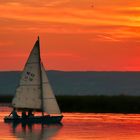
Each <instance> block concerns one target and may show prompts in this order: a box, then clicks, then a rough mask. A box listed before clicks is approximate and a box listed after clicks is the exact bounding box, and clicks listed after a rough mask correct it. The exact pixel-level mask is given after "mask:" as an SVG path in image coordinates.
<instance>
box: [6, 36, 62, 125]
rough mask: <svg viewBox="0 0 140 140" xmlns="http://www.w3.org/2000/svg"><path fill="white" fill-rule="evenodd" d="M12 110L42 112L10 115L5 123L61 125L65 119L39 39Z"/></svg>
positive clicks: (18, 88)
mask: <svg viewBox="0 0 140 140" xmlns="http://www.w3.org/2000/svg"><path fill="white" fill-rule="evenodd" d="M12 108H13V110H14V111H15V110H16V111H20V112H22V113H25V112H28V113H29V112H34V113H35V112H41V113H40V114H41V115H37V116H35V115H30V116H27V115H26V116H25V115H24V116H18V117H14V116H13V115H9V116H6V117H4V121H5V122H17V123H20V122H21V123H42V124H45V123H46V124H48V123H60V122H61V120H62V118H63V115H62V113H61V111H60V108H59V106H58V103H57V101H56V98H55V95H54V93H53V90H52V87H51V85H50V83H49V80H48V77H47V74H46V71H45V68H44V66H43V63H42V61H41V57H40V40H39V37H38V39H37V41H36V42H35V45H34V47H33V49H32V51H31V52H30V55H29V57H28V59H27V62H26V64H25V66H24V69H23V72H22V74H21V78H20V81H19V85H18V87H17V89H16V94H15V96H14V98H13V100H12ZM37 114H39V113H37Z"/></svg>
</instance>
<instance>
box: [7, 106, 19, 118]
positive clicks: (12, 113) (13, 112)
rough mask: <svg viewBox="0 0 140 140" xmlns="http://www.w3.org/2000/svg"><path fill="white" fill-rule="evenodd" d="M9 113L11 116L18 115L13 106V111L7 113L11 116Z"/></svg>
mask: <svg viewBox="0 0 140 140" xmlns="http://www.w3.org/2000/svg"><path fill="white" fill-rule="evenodd" d="M11 115H12V117H13V118H18V117H19V115H18V114H17V112H16V109H15V108H13V111H12V112H11V113H10V114H9V116H11Z"/></svg>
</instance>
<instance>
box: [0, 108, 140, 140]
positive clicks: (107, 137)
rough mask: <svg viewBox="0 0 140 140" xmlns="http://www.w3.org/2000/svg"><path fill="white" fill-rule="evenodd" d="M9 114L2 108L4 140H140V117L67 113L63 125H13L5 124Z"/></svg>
mask: <svg viewBox="0 0 140 140" xmlns="http://www.w3.org/2000/svg"><path fill="white" fill-rule="evenodd" d="M9 112H10V108H8V107H4V106H3V107H0V128H1V129H0V140H139V139H140V114H100V113H99V114H94V113H88V114H87V113H64V114H63V115H64V116H65V117H64V119H63V122H62V123H63V125H44V126H41V125H32V126H22V125H20V124H19V125H17V126H12V124H6V123H4V122H3V117H4V116H5V115H8V114H9Z"/></svg>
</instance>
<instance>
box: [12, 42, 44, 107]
mask: <svg viewBox="0 0 140 140" xmlns="http://www.w3.org/2000/svg"><path fill="white" fill-rule="evenodd" d="M39 53H40V51H39V40H37V41H36V43H35V45H34V47H33V49H32V51H31V53H30V55H29V58H28V60H27V62H26V65H25V67H24V70H23V73H22V75H21V79H20V84H19V87H18V88H17V90H16V95H15V97H14V98H13V101H12V105H13V107H15V108H29V109H41V98H40V96H41V88H40V83H41V82H40V54H39Z"/></svg>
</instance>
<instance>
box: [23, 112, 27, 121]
mask: <svg viewBox="0 0 140 140" xmlns="http://www.w3.org/2000/svg"><path fill="white" fill-rule="evenodd" d="M22 118H23V119H25V118H27V115H26V112H25V111H22Z"/></svg>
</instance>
